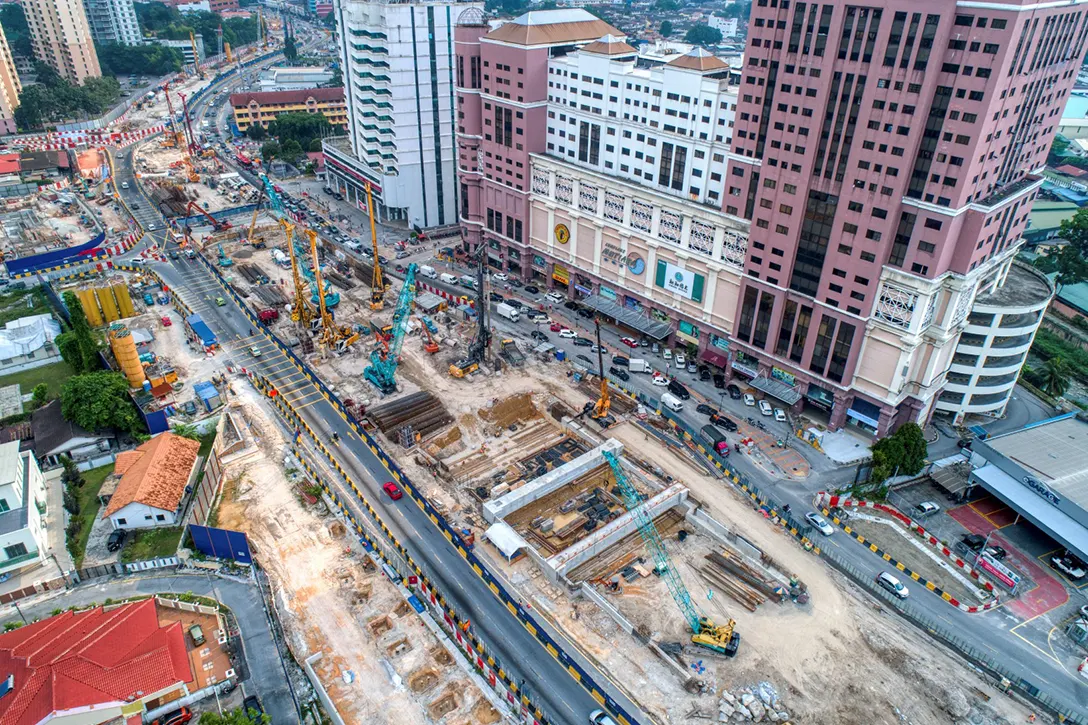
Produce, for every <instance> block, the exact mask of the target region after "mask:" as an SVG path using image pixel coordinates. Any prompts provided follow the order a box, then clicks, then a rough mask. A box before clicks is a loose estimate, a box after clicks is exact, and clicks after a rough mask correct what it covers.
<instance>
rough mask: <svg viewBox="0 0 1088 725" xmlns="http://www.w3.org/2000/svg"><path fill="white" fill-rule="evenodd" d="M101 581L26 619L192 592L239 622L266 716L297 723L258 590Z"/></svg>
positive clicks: (165, 579) (184, 580)
mask: <svg viewBox="0 0 1088 725" xmlns="http://www.w3.org/2000/svg"><path fill="white" fill-rule="evenodd" d="M100 581H101V583H97V584H87V585H84V586H80V587H76V588H75V589H70V590H68V591H66V592H65V593H63V594H59V595H57V596H56V597H50V598H49V599H47V600H45V601H43V602H41V603H40V604H32V605H30V606H24V607H22V612H23V615H24V616H25V617H26V618H27V619H28V620H32V619H35V618H38V617H40V618H43V619H44V618H46V617H49V616H51V615H52V613H53V610H55V609H58V608H60V609H66V608H68V607H71V606H78V607H83V606H87V605H88V604H91V603H93V602H97V603H99V604H101V603H102V602H104V601H105V600H106V599H110V598H112V599H122V598H124V597H131V596H137V595H140V594H163V593H175V594H184V593H185V592H192V593H193V594H198V595H200V596H204V597H211V598H212V599H216V600H218V601H220V602H222V603H223V604H225V605H226V606H228V607H229V608H230V609H231V611H232V612H234V616H235V618H236V619H237V620H238V627H239V629H240V630H241V632H242V645H243V647H244V648H245V653H246V662H247V664H248V666H249V671H250V673H251V675H252V677H251V678H250V681H249V682H247V683H246V691H247V692H249V691H251V689H252V690H256V692H257V695H258V696H259V697H260V698H261V702H262V703H263V704H264V706H265V710H267V711H268V712H271V713H276V722H277V723H280V722H284V723H286V722H291V723H297V722H298V716H297V715H296V714H295V712H296V711H295V703H294V700H293V699H292V698H291V689H290V687H289V685H288V684H287V674H286V673H285V672H284V670H283V664H282V663H281V662H280V655H279V651H278V650H277V649H276V643H275V642H274V641H273V639H272V632H271V630H270V629H269V627H268V619H267V617H266V615H265V611H264V607H263V606H262V605H261V594H260V592H258V591H257V588H256V586H254V585H252V584H245V583H242V582H239V581H233V580H230V579H220V578H219V577H212V576H196V575H191V574H181V575H177V576H165V575H164V576H147V577H139V578H134V579H126V580H120V581H117V580H100Z"/></svg>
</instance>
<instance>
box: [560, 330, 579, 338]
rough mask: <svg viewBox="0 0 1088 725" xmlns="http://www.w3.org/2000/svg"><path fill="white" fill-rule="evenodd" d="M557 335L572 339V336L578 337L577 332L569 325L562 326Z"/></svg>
mask: <svg viewBox="0 0 1088 725" xmlns="http://www.w3.org/2000/svg"><path fill="white" fill-rule="evenodd" d="M559 336H560V337H562V338H565V339H567V340H573V339H574V338H576V337H578V333H577V332H575V331H574V330H572V329H570V328H569V327H564V328H563V329H562V330H560V331H559Z"/></svg>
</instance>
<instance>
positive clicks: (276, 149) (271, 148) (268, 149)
mask: <svg viewBox="0 0 1088 725" xmlns="http://www.w3.org/2000/svg"><path fill="white" fill-rule="evenodd" d="M279 155H280V145H279V142H277V141H265V142H264V145H263V146H261V158H262V159H264V162H265V163H266V164H267V163H268V162H269V161H271V160H272V159H274V158H276V157H277V156H279Z"/></svg>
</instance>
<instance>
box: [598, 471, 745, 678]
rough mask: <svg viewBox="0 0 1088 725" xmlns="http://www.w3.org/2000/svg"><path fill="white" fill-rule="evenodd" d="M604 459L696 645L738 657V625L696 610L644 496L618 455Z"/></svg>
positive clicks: (655, 568)
mask: <svg viewBox="0 0 1088 725" xmlns="http://www.w3.org/2000/svg"><path fill="white" fill-rule="evenodd" d="M601 455H603V456H604V459H605V461H607V462H608V467H609V468H611V469H612V477H613V478H615V479H616V488H618V489H619V490H620V494H621V495H622V498H623V502H624V505H625V506H626V507H627V510H628V511H629V512H630V513H631V518H633V519H634V520H635V524H636V525H637V527H638V533H639V535H640V536H641V537H642V541H643V542H644V543H645V544H646V549H647V551H648V552H649V553H650V557H651V558H652V559H653V560H654V572H656V573H657V574H658V575H660V577H661V578H662V579H664V580H665V585H666V586H667V587H668V589H669V593H670V594H671V595H672V598H673V601H675V602H676V606H677V607H679V608H680V612H681V614H683V615H684V619H686V620H687V623H688V626H689V627H691V632H692V634H691V641H692V643H693V644H696V645H698V646H700V647H705V648H706V649H709V650H713V651H715V652H718V653H720V654H724V655H726V656H728V657H733V656H735V655H736V654H737V649H738V648H739V647H740V634H738V633H737V631H736V622H734V621H733V620H732V619H730V620H729V621H728V622H726V623H725V624H715V623H714V622H713V621H711V620H710V619H709V618H708V617H704V616H702V615H700V614H699V612H698V611H697V610H696V609H695V604H694V602H693V601H692V599H691V594H690V593H689V592H688V590H687V587H685V586H684V582H683V580H681V579H680V575H679V574H678V573H677V571H676V568H675V567H674V566H673V564H672V560H671V559H670V558H669V552H667V551H665V544H664V542H663V541H662V540H661V534H660V533H658V531H657V527H656V526H655V525H654V520H653V515H652V514H651V512H650V511H649V510H648V507H647V505H646V501H645V500H644V498H643V496H642V494H640V493H639V492H638V489H636V488H635V486H634V484H633V483H631V479H629V478H628V477H627V473H626V471H624V470H623V465H622V464H621V463H620V460H619V458H618V457H617V456H616V454H615V452H613V451H608V450H606V451H602V452H601Z"/></svg>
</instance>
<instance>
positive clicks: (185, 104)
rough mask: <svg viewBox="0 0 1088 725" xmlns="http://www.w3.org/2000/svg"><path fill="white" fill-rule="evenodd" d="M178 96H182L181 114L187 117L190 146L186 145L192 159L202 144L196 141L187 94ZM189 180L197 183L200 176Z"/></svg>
mask: <svg viewBox="0 0 1088 725" xmlns="http://www.w3.org/2000/svg"><path fill="white" fill-rule="evenodd" d="M178 97H179V98H181V115H182V118H184V119H185V132H186V134H187V136H186V138H187V139H188V146H186V151H187V153H188V155H189V158H190V159H191V158H192V157H193V154H194V153H196V151H197V149H198V148H199V146H200V144H198V143H197V142H196V134H195V133H193V123H192V121H191V120H190V118H189V104H188V102H186V100H185V94H184V93H179V94H178ZM190 170H191V167H190ZM189 180H190V181H193V183H196V181H200V178H199V177H197V179H196V180H195V181H194V180H193V179H192V178H190V179H189Z"/></svg>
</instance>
